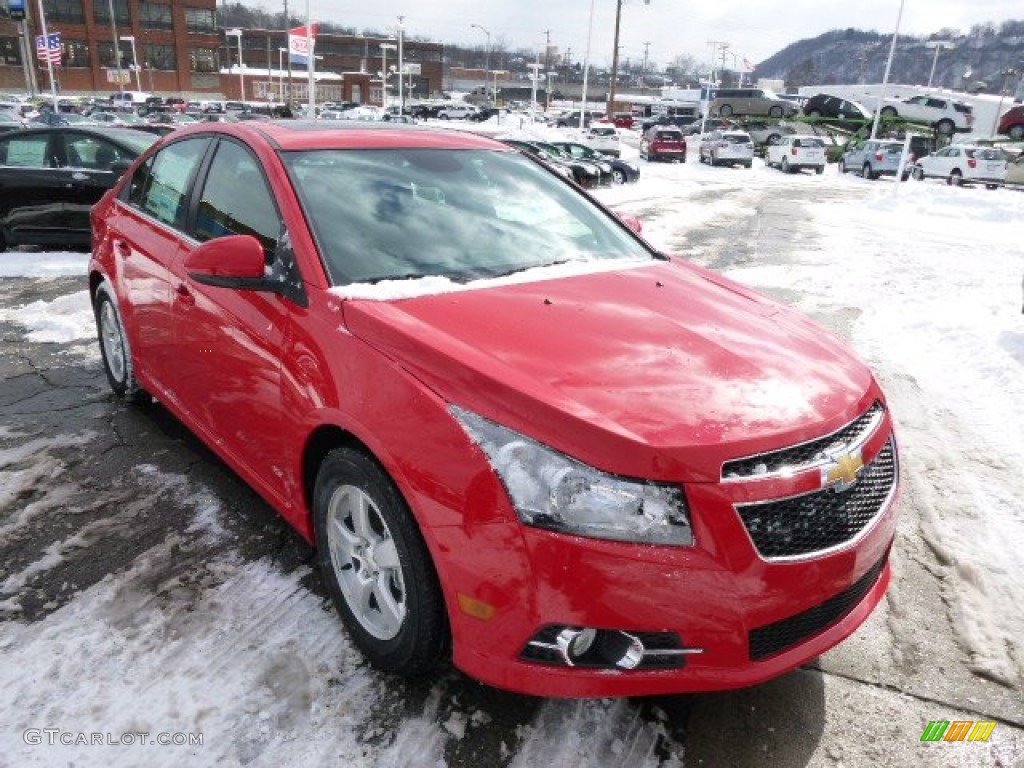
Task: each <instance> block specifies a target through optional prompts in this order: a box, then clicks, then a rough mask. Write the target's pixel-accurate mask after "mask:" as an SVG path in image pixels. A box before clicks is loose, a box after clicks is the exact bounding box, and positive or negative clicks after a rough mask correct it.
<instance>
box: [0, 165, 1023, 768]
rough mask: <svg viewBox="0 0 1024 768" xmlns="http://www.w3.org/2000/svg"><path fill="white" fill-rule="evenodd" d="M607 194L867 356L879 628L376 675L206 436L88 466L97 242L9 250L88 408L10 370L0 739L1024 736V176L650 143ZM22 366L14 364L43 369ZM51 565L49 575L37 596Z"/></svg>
mask: <svg viewBox="0 0 1024 768" xmlns="http://www.w3.org/2000/svg"><path fill="white" fill-rule="evenodd" d="M692 153H693V148H691V158H693V157H694V155H693V154H692ZM626 154H635V150H633V151H631V150H630V149H629V148H628V147H627V148H626ZM596 196H597V197H598V198H600V199H601V200H602V201H603V202H605V203H606V204H608V205H610V206H612V207H613V208H615V209H617V210H619V211H622V212H626V213H632V214H635V215H639V216H640V217H641V218H642V220H643V222H644V235H645V236H646V237H647V238H648V239H649V240H650V241H651V242H652V243H653V244H654V245H656V246H657V247H659V248H661V249H663V250H666V251H673V252H677V253H683V254H685V255H687V256H688V257H690V258H693V259H695V260H697V261H699V262H701V263H704V264H707V265H709V266H712V267H714V268H717V269H721V270H722V271H724V272H726V273H727V274H729V275H730V276H731V277H733V278H736V279H738V280H740V281H742V282H744V283H747V284H749V285H751V286H753V287H755V288H758V289H761V290H764V291H766V292H768V293H771V294H772V295H774V296H777V297H779V298H781V299H783V300H785V301H787V302H789V303H791V304H793V305H795V306H797V307H798V308H800V309H802V310H804V311H806V312H807V313H809V314H811V315H813V316H814V317H816V318H817V319H818V320H819V321H820V322H822V323H823V324H825V325H826V326H828V327H830V328H831V329H832V330H833V331H834V332H835V333H837V334H838V335H840V336H842V337H844V338H846V339H847V340H848V341H849V342H850V343H851V344H852V345H853V346H854V347H855V348H856V349H857V350H858V351H859V353H860V354H861V355H862V356H863V357H864V358H865V359H867V360H868V361H869V363H870V364H871V365H872V367H873V368H874V369H875V370H876V372H877V373H878V375H879V377H880V379H881V381H882V384H883V387H884V388H885V389H886V391H887V393H888V396H889V398H890V405H891V408H892V410H893V413H894V415H895V419H896V422H897V428H898V434H899V438H900V442H901V445H902V459H903V466H902V472H903V482H904V496H903V502H902V507H903V512H902V515H903V516H902V520H901V525H900V533H899V537H898V540H897V544H896V549H895V554H894V569H895V574H896V578H895V579H894V582H893V587H892V589H891V590H890V594H889V596H888V598H887V600H886V603H885V604H884V605H883V606H882V607H881V608H880V609H879V610H878V611H877V612H876V614H875V616H873V617H872V619H871V620H870V621H869V622H868V624H866V625H865V627H863V628H862V629H861V630H860V631H859V632H858V633H857V634H856V635H855V636H854V637H853V638H851V639H850V640H849V641H848V642H847V643H846V644H844V645H842V646H840V647H839V648H838V649H836V650H835V651H833V652H831V653H830V654H827V655H826V656H825V657H823V658H822V660H821V662H820V663H819V664H818V665H816V666H815V667H814V668H813V669H810V670H808V671H803V672H799V673H796V674H795V675H793V676H790V677H789V678H787V679H786V680H784V681H779V682H778V683H775V684H771V685H769V686H762V687H761V688H760V689H756V690H752V691H740V692H735V693H731V694H716V695H713V696H705V697H700V696H697V697H667V698H665V699H659V700H657V701H654V702H637V701H587V702H575V701H538V700H534V699H527V698H526V697H518V696H512V695H510V694H504V693H501V692H495V691H490V690H487V689H482V688H481V687H480V686H476V685H475V684H472V683H468V682H467V681H465V680H464V679H462V678H461V676H459V675H457V674H456V673H452V674H450V675H445V676H443V677H441V678H440V679H438V680H435V681H433V682H431V683H425V684H406V683H400V682H396V681H393V680H389V679H387V678H383V677H381V676H379V675H377V674H376V673H374V672H373V671H371V670H369V669H368V668H367V667H366V666H365V664H364V663H363V662H362V660H361V659H360V657H359V656H358V655H357V654H356V653H355V652H354V650H353V649H352V648H351V646H350V645H349V644H348V642H347V640H346V638H345V636H344V633H343V631H342V628H341V625H340V623H339V622H338V621H337V619H336V618H335V616H334V615H333V613H332V612H331V611H330V610H328V609H326V608H325V606H326V603H325V601H324V599H323V595H322V593H318V591H317V590H316V589H315V588H311V586H310V578H311V577H310V571H309V569H308V568H307V567H305V566H299V567H295V568H285V567H282V565H281V563H280V561H279V560H278V559H275V558H274V557H270V556H258V557H254V556H253V555H251V553H250V550H249V549H247V546H246V539H247V538H248V536H249V535H250V534H249V532H247V531H246V529H245V528H244V527H240V526H239V525H238V524H237V518H238V517H239V511H238V507H239V505H240V503H241V502H239V501H238V499H237V498H234V497H233V495H232V494H228V493H224V492H223V491H222V490H220V489H222V488H223V487H225V486H224V485H223V483H222V481H216V482H214V481H210V482H204V481H202V480H201V479H197V477H196V472H195V471H193V470H192V469H191V467H192V466H193V465H194V464H198V465H199V466H205V465H208V464H209V463H210V461H209V459H208V457H204V456H202V455H198V456H194V457H192V458H191V459H190V461H191V462H192V463H190V464H189V468H190V469H189V470H188V471H186V470H185V469H181V468H180V467H178V466H177V465H171V464H170V463H169V462H168V461H167V460H166V451H165V450H164V449H161V450H154V451H153V455H150V454H149V453H147V452H146V451H145V450H139V451H137V453H135V454H131V453H129V455H128V456H127V458H126V459H124V460H125V468H124V470H123V472H120V473H119V476H118V479H117V483H116V484H113V486H112V487H104V488H100V489H95V488H88V487H87V486H88V483H86V482H82V481H80V480H78V479H77V478H79V476H80V474H81V471H82V470H81V467H85V466H88V465H89V463H90V462H101V461H104V460H106V459H105V457H106V456H107V455H108V454H107V453H106V452H104V453H103V454H102V455H100V456H96V455H93V454H92V453H91V447H92V446H95V445H96V444H97V443H102V442H103V441H104V440H105V439H107V438H108V437H109V434H110V433H111V432H112V431H118V430H119V429H121V427H119V426H117V425H123V424H124V420H125V418H126V417H125V415H124V413H123V406H119V405H117V404H115V403H112V402H109V401H107V400H103V399H102V398H101V397H100V395H98V394H97V393H98V392H101V390H102V386H103V381H102V373H101V372H100V368H99V358H98V354H97V352H96V350H95V344H94V343H93V337H94V334H95V331H94V326H93V321H92V317H91V315H90V312H89V307H88V302H87V295H86V292H85V290H84V282H81V281H76V280H74V279H70V278H74V277H79V276H81V275H82V272H83V270H84V266H85V261H86V259H87V257H86V256H85V255H83V254H65V253H53V254H43V253H32V254H0V327H2V328H4V329H6V330H5V331H4V335H3V339H4V342H5V346H7V345H10V347H11V348H12V349H14V348H16V350H17V355H18V356H21V357H24V358H26V359H29V360H30V361H31V367H32V368H35V369H39V367H40V365H39V363H38V362H36V357H35V356H37V355H49V357H46V358H45V359H46V360H47V361H49V362H48V363H47V364H48V365H49V366H50V367H51V368H50V369H49V370H47V371H43V372H42V373H39V375H40V376H43V377H44V378H45V377H46V376H50V377H52V378H54V379H56V378H59V377H61V376H65V377H68V376H75V377H79V378H80V379H81V380H82V381H84V382H85V383H83V384H81V387H82V389H83V392H84V394H83V402H86V403H88V404H89V405H90V407H91V408H93V409H98V410H96V413H97V414H98V415H97V417H96V418H94V419H92V421H90V422H89V423H88V424H86V425H75V426H73V427H68V426H65V427H64V428H60V427H52V426H47V427H46V428H44V427H43V426H41V425H42V424H43V423H44V422H45V423H47V424H49V422H46V420H45V419H43V418H42V417H39V416H33V415H32V414H30V413H27V412H25V411H24V409H22V410H19V409H18V408H17V407H15V405H16V404H17V403H18V402H21V401H20V400H18V399H17V398H15V397H13V396H12V397H7V396H6V395H4V394H3V392H4V390H2V389H0V413H2V414H3V416H2V422H0V545H2V543H7V544H10V543H11V542H15V543H17V542H19V541H24V542H26V545H25V547H23V548H22V549H21V550H19V553H20V554H19V555H18V557H15V558H13V559H11V560H9V561H8V562H7V564H6V565H4V566H0V689H2V690H3V692H4V695H3V698H2V699H0V766H19V767H20V766H35V765H38V766H51V765H75V766H93V765H104V766H136V765H142V764H145V765H151V766H161V765H166V766H180V765H224V766H236V765H261V766H264V765H265V766H292V765H295V766H298V765H325V764H328V763H335V764H341V765H347V766H353V767H356V766H444V765H451V766H460V765H465V766H470V765H488V766H490V765H495V764H496V765H510V766H535V765H557V766H591V765H594V766H597V765H610V764H615V765H628V766H656V765H659V766H668V765H683V764H686V765H697V764H704V765H709V764H710V765H757V764H774V765H786V764H801V765H804V764H813V765H832V764H836V765H838V764H840V763H841V764H846V765H866V764H869V763H882V764H901V765H962V766H975V765H1000V766H1019V765H1024V730H1022V729H1024V694H1022V692H1024V611H1022V610H1021V606H1022V605H1024V554H1022V550H1024V501H1022V499H1024V471H1022V468H1024V316H1022V314H1021V304H1022V295H1021V277H1022V272H1024V248H1022V245H1021V239H1020V234H1019V233H1020V227H1021V224H1022V222H1024V192H1019V191H1014V190H998V191H987V190H984V189H957V188H950V187H947V186H946V185H944V184H942V183H940V182H931V181H929V182H913V183H907V184H896V183H894V182H892V181H888V180H882V181H876V182H869V181H865V180H863V179H859V178H856V177H852V176H845V177H840V176H839V175H838V174H837V173H836V172H835V169H834V168H830V169H829V171H828V172H827V173H826V174H825V175H824V176H814V175H796V176H789V175H784V174H782V173H780V172H778V171H774V170H768V169H766V168H764V167H763V165H761V164H760V162H757V163H755V167H754V168H753V169H752V170H745V169H725V168H714V169H713V168H709V167H707V166H703V165H699V164H697V163H696V162H694V161H693V160H692V159H691V162H689V163H687V164H684V165H653V164H647V163H644V164H642V176H641V180H640V182H639V183H638V184H634V185H627V186H624V187H618V188H613V189H608V190H600V191H598V192H597V193H596ZM40 286H41V288H40ZM37 289H38V290H39V291H40V292H41V293H40V296H41V297H39V298H33V297H32V293H33V291H35V290H37ZM26 295H27V296H29V298H31V300H27V299H26V300H24V301H23V300H21V298H20V297H21V296H26ZM12 297H13V298H12ZM12 365H13V364H12ZM5 370H6V369H5ZM14 370H15V372H16V373H17V375H14V374H11V375H10V376H6V375H5V381H7V380H9V381H11V382H13V381H15V380H16V379H17V380H20V377H21V376H27V377H31V376H33V375H35V374H34V373H33V372H32V371H31V370H29V367H24V366H23V367H22V368H17V369H14ZM76 380H77V379H76ZM128 417H130V418H134V419H137V420H141V421H146V420H147V419H149V416H148V415H146V414H143V415H142V416H133V415H132V414H131V413H129V414H128ZM118 439H119V440H120V439H121V438H120V436H119V438H118ZM125 440H127V438H125ZM115 442H116V441H115ZM122 442H123V441H122ZM129 442H130V441H129ZM179 442H180V441H179ZM172 447H173V446H172ZM186 447H187V446H186ZM167 450H171V448H168V449H167ZM113 455H114V453H111V454H110V456H111V457H113ZM111 460H113V459H112V458H111ZM214 473H216V469H215V468H214V470H212V471H208V472H207V475H210V474H214ZM227 474H229V473H227ZM223 482H226V483H227V484H228V485H227V487H229V488H230V487H231V486H230V484H231V483H232V482H235V484H236V486H237V481H231V480H230V479H228V480H227V481H223ZM94 494H99V497H100V502H97V500H96V498H94ZM103 494H106V496H104V495H103ZM101 502H102V503H101ZM97 507H101V509H99V510H98V511H97ZM155 507H161V508H163V507H169V508H172V509H174V510H175V511H176V514H177V515H178V516H179V517H180V521H181V522H180V525H179V526H177V527H176V528H174V529H173V530H168V531H166V532H164V533H161V537H162V538H159V539H158V540H155V541H153V542H148V543H147V544H146V546H145V547H144V548H140V551H139V553H138V554H137V555H134V556H132V557H130V558H129V559H128V562H127V563H126V565H125V567H123V568H119V569H112V570H110V571H109V572H106V573H105V574H104V575H103V576H102V578H98V579H95V580H93V581H92V583H90V584H89V585H88V586H86V587H82V588H79V587H78V585H77V584H76V583H73V582H71V581H68V582H67V583H62V584H60V585H59V586H58V587H54V588H50V590H49V592H48V591H47V589H42V588H41V587H40V585H41V584H43V583H44V582H46V581H47V580H51V581H53V580H57V581H61V580H63V579H65V578H66V576H61V574H62V573H64V571H63V570H62V569H64V568H66V566H67V565H68V563H69V562H72V561H75V560H76V559H83V558H88V557H89V553H90V552H102V551H103V550H102V548H103V547H104V546H106V545H108V544H109V543H110V542H111V541H115V540H118V539H119V538H122V537H125V538H127V534H126V532H127V531H129V530H130V529H132V527H133V526H137V525H138V524H139V521H140V520H145V519H148V518H147V517H146V516H147V514H149V511H150V510H151V509H153V508H155ZM98 512H102V514H98ZM58 518H60V519H61V520H62V527H60V528H59V529H58V528H56V527H55V528H54V533H53V535H52V536H49V537H48V538H45V539H43V540H38V541H37V539H38V536H36V533H37V532H38V531H39V530H41V529H47V530H49V528H48V527H49V526H51V525H53V523H54V520H56V519H58ZM65 518H66V519H67V520H68V521H70V522H67V523H66V524H65V522H64V519H65ZM79 518H80V520H79ZM79 523H80V524H79ZM279 535H281V536H286V537H287V536H288V534H287V532H285V533H281V534H279ZM31 547H35V549H34V550H32V551H30V552H29V553H28V554H25V551H24V550H25V549H26V548H28V549H31ZM39 591H42V592H45V593H47V594H50V592H53V593H54V594H55V595H56V596H54V597H52V598H51V599H50V603H51V604H50V605H49V606H47V605H42V606H34V607H31V609H30V605H31V600H30V598H31V596H32V594H34V593H35V592H39ZM765 701H767V702H768V703H767V705H765V703H764V702H765ZM755 706H757V707H758V716H757V717H756V718H755V717H753V716H752V715H751V712H752V711H753V709H754V708H755ZM790 707H793V708H794V710H795V711H798V712H800V713H803V714H806V713H804V712H803V710H802V709H799V708H802V707H807V708H810V709H811V710H812V713H811V715H810V717H811V719H812V720H813V722H814V724H813V727H803V726H807V723H805V722H803V721H802V720H801V719H800V717H797V718H796V719H795V720H794V719H793V717H792V712H790V710H789V708H790ZM801 716H802V715H801ZM936 719H938V720H943V719H947V720H953V719H971V720H985V719H994V720H997V721H998V723H999V725H998V726H997V727H996V729H995V731H994V733H993V736H992V738H991V740H990V743H987V744H952V745H942V744H924V745H922V744H920V743H919V737H920V734H921V731H922V730H923V728H924V727H925V725H927V722H928V721H929V720H936ZM794 723H796V724H794ZM798 725H800V726H801V727H797V726H798ZM42 729H56V731H53V730H51V731H50V732H46V731H43V730H42ZM140 733H146V734H148V735H147V736H145V737H141V736H136V735H135V734H140ZM198 733H201V734H202V735H203V743H202V744H201V745H198V744H191V745H190V744H188V743H185V744H179V745H173V744H172V745H169V746H160V745H157V744H150V743H149V742H151V741H155V740H157V739H158V734H170V735H171V736H169V737H168V738H170V740H172V741H173V740H175V739H177V740H185V741H186V742H187V739H188V736H189V735H190V734H198ZM93 734H99V735H100V736H99V738H100V739H101V741H102V742H103V743H102V744H94V743H91V740H92V739H93V738H94V737H93ZM182 734H184V735H183V736H182ZM717 734H724V735H723V736H721V737H720V738H719V736H717ZM161 738H162V737H161ZM110 740H114V741H119V742H120V743H117V744H109V743H108V741H110ZM880 740H881V742H882V743H881V744H879V741H880ZM51 742H53V743H51ZM62 742H70V743H62ZM83 742H84V743H83ZM794 755H797V756H798V758H799V759H797V757H794ZM758 761H761V763H759V762H758ZM765 761H767V762H765Z"/></svg>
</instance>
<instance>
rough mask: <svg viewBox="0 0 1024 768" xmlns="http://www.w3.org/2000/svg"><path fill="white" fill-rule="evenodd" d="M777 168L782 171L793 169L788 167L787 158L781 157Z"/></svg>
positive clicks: (788, 171)
mask: <svg viewBox="0 0 1024 768" xmlns="http://www.w3.org/2000/svg"><path fill="white" fill-rule="evenodd" d="M779 170H780V171H782V172H783V173H793V169H792V168H790V167H789V159H788V158H785V157H784V158H782V162H781V163H779Z"/></svg>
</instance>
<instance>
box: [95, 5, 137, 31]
mask: <svg viewBox="0 0 1024 768" xmlns="http://www.w3.org/2000/svg"><path fill="white" fill-rule="evenodd" d="M113 2H114V21H116V22H117V23H118V24H119V25H121V26H124V27H128V26H130V25H131V22H132V17H131V12H130V11H129V9H128V0H113ZM92 17H93V19H95V21H96V23H97V24H109V23H110V3H109V2H107V0H95V2H93V4H92Z"/></svg>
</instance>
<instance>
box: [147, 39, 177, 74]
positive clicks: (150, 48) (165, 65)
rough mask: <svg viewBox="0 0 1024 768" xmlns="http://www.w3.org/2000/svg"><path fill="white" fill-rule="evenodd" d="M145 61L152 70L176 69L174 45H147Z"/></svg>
mask: <svg viewBox="0 0 1024 768" xmlns="http://www.w3.org/2000/svg"><path fill="white" fill-rule="evenodd" d="M144 48H145V52H144V53H143V57H144V58H143V61H145V62H146V64H147V65H148V66H149V67H150V68H151V69H175V64H176V62H175V59H174V46H173V45H148V44H147V45H146V46H144Z"/></svg>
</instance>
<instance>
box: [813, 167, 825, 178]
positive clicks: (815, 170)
mask: <svg viewBox="0 0 1024 768" xmlns="http://www.w3.org/2000/svg"><path fill="white" fill-rule="evenodd" d="M824 172H825V166H824V165H819V166H818V167H817V168H815V169H814V173H815V174H817V175H818V176H821V174H823V173H824Z"/></svg>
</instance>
